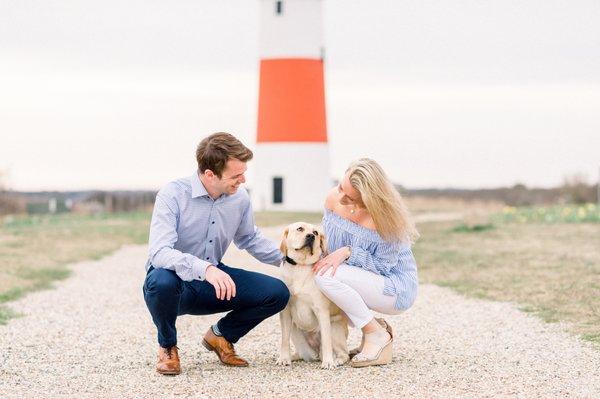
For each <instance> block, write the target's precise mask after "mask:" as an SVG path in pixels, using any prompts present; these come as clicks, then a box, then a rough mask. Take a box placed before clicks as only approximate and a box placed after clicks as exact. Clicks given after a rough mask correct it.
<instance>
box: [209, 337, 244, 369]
mask: <svg viewBox="0 0 600 399" xmlns="http://www.w3.org/2000/svg"><path fill="white" fill-rule="evenodd" d="M202 345H204V347H205V348H206V349H208V350H209V351H213V352H215V353H216V354H217V356H219V360H220V361H221V363H223V364H224V365H226V366H234V367H248V362H247V361H245V360H244V359H242V358H241V357H239V356H238V355H237V354H236V353H235V349H233V344H232V343H231V342H229V341H227V340H226V339H225V338H223V337H219V336H218V335H215V333H214V332H213V330H212V328H210V327H209V328H208V331H207V332H206V334H204V339H203V340H202Z"/></svg>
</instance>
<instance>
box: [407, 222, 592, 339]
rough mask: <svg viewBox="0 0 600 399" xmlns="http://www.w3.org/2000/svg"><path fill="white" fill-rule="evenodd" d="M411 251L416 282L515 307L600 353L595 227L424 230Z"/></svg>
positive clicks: (440, 226) (437, 226)
mask: <svg viewBox="0 0 600 399" xmlns="http://www.w3.org/2000/svg"><path fill="white" fill-rule="evenodd" d="M419 227H420V231H421V239H420V240H419V241H418V243H417V245H416V246H415V256H416V257H417V261H418V263H419V276H420V280H421V281H422V282H427V283H433V284H437V285H441V286H445V287H451V288H453V289H455V290H456V291H458V292H460V293H463V294H466V295H470V296H473V297H477V298H485V299H491V300H497V301H509V302H516V303H518V304H519V305H520V309H521V310H523V311H525V312H532V313H534V314H536V315H538V316H539V317H541V318H542V319H544V320H545V321H547V322H557V321H566V322H568V323H571V331H572V332H573V333H576V334H580V335H581V336H582V337H583V338H584V339H586V340H588V341H591V342H594V343H595V344H597V345H598V346H599V347H600V250H599V248H600V224H599V223H551V224H542V223H496V224H489V223H486V224H481V225H478V226H471V227H470V228H467V227H466V226H464V225H458V226H457V225H456V223H425V224H421V225H420V226H419Z"/></svg>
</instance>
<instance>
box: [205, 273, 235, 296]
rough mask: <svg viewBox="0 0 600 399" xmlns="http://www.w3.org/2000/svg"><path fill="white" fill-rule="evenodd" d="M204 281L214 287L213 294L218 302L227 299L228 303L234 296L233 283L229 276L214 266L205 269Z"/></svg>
mask: <svg viewBox="0 0 600 399" xmlns="http://www.w3.org/2000/svg"><path fill="white" fill-rule="evenodd" d="M205 280H206V281H208V282H209V283H211V284H212V286H213V287H215V293H216V294H217V298H219V299H220V300H223V299H225V298H227V300H228V301H229V300H230V299H231V298H233V297H234V296H235V283H234V282H233V280H232V279H231V277H230V276H229V274H227V273H225V272H224V271H223V270H221V269H219V268H217V267H216V266H214V265H210V266H208V268H207V269H206V275H205Z"/></svg>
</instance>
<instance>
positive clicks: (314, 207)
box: [251, 0, 332, 211]
mask: <svg viewBox="0 0 600 399" xmlns="http://www.w3.org/2000/svg"><path fill="white" fill-rule="evenodd" d="M259 37H260V83H259V98H258V125H257V132H256V150H255V157H254V160H253V163H254V168H255V173H254V184H253V187H252V190H251V196H252V201H253V206H254V209H256V210H288V211H320V210H322V209H323V204H324V201H325V196H326V194H327V191H328V190H329V189H330V188H331V186H332V179H331V175H330V164H329V163H330V162H329V146H328V141H327V125H326V114H325V85H324V71H323V61H324V54H325V51H324V47H323V22H322V0H286V1H272V0H260V35H259Z"/></svg>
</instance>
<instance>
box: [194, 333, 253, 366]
mask: <svg viewBox="0 0 600 399" xmlns="http://www.w3.org/2000/svg"><path fill="white" fill-rule="evenodd" d="M202 346H204V347H205V348H206V349H208V350H209V351H211V352H215V354H216V355H217V357H218V358H219V361H220V362H221V364H224V365H225V366H228V367H248V365H247V364H229V363H225V362H224V361H222V360H221V356H219V354H218V353H217V351H216V350H215V348H214V347H213V346H212V345H211V344H209V343H208V342H206V340H205V339H203V340H202Z"/></svg>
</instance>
